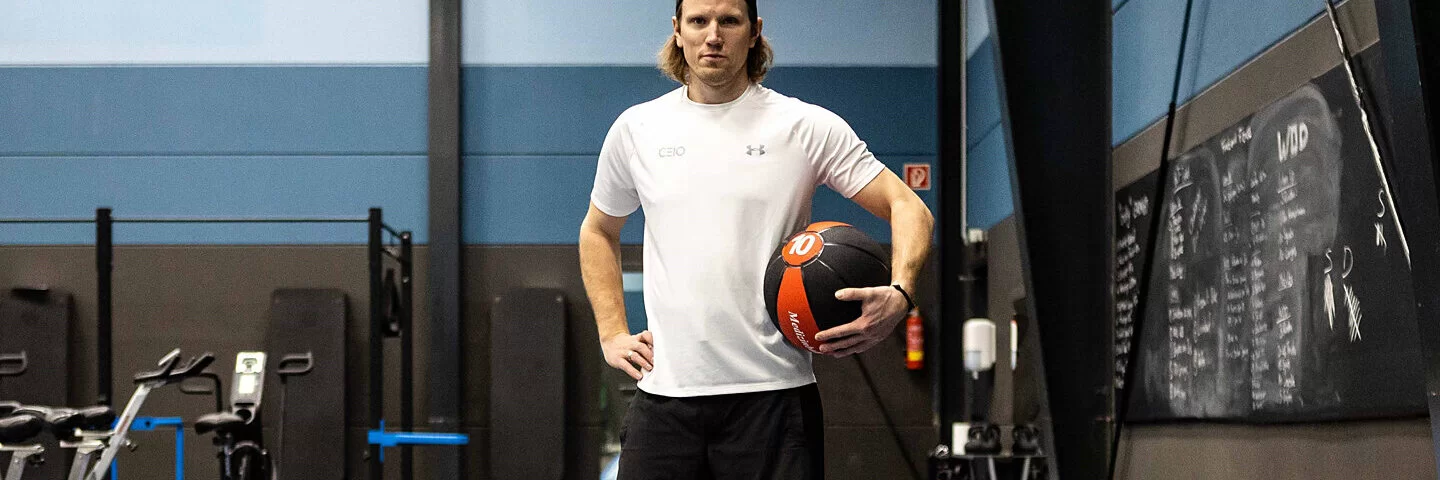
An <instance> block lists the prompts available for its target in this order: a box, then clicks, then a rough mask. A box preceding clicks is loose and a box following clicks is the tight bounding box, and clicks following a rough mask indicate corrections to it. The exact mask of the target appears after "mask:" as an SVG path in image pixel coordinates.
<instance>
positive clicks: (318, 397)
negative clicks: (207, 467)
mask: <svg viewBox="0 0 1440 480" xmlns="http://www.w3.org/2000/svg"><path fill="white" fill-rule="evenodd" d="M348 315H349V311H348V309H347V306H346V298H345V292H343V291H341V290H335V289H307V288H281V289H276V290H275V291H274V292H273V293H272V294H271V296H270V309H269V311H268V312H267V313H266V322H267V328H266V332H265V350H266V352H267V353H268V355H269V359H268V360H267V363H268V365H267V368H266V380H265V383H266V387H265V403H264V404H263V406H262V408H263V409H264V417H263V418H264V421H265V423H266V425H267V427H268V428H267V435H266V438H265V442H266V448H268V449H269V450H270V452H271V453H272V455H273V454H276V453H278V454H279V463H278V465H279V467H280V472H281V475H283V477H282V478H311V479H336V480H338V479H343V478H346V472H345V453H346V452H345V450H346V442H345V418H346V415H345V413H346V412H345V406H346V405H348V403H347V402H346V398H345V371H346V363H345V338H346V327H347V325H348V323H347V320H348ZM305 354H309V355H310V356H311V358H312V359H313V362H314V363H313V369H312V370H311V371H310V372H309V373H306V374H304V375H298V376H290V377H286V378H285V383H283V384H282V383H281V380H280V376H279V375H277V373H276V371H277V370H279V367H280V362H281V360H282V359H284V358H286V357H287V356H293V355H305ZM282 391H283V395H284V400H283V408H284V409H285V413H284V415H283V425H282V424H281V422H282V415H281V412H280V409H281V408H282V398H281V395H282ZM282 426H283V428H284V440H283V445H282V444H281V440H280V438H279V436H278V435H277V433H278V431H277V429H278V428H281V427H282Z"/></svg>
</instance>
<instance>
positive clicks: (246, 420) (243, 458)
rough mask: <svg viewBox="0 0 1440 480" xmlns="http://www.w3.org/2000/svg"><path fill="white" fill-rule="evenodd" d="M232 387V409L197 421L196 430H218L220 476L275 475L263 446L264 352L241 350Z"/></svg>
mask: <svg viewBox="0 0 1440 480" xmlns="http://www.w3.org/2000/svg"><path fill="white" fill-rule="evenodd" d="M233 378H234V380H233V381H232V383H231V390H230V410H229V411H225V412H216V413H211V414H208V415H205V416H202V417H200V418H199V419H198V420H196V421H195V433H197V434H199V435H206V434H209V433H212V432H213V433H214V434H215V439H214V444H215V447H216V450H217V451H216V457H217V458H219V460H220V480H261V479H268V480H274V479H275V475H276V473H275V468H274V462H273V461H272V459H271V457H270V452H269V451H268V450H266V449H265V447H264V436H263V434H262V432H261V422H260V399H261V394H262V393H263V392H264V387H265V353H264V352H240V353H239V354H237V355H236V356H235V375H234V377H233Z"/></svg>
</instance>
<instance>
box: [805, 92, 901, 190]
mask: <svg viewBox="0 0 1440 480" xmlns="http://www.w3.org/2000/svg"><path fill="white" fill-rule="evenodd" d="M818 110H820V111H821V112H822V113H820V114H818V115H815V116H814V119H813V121H814V122H815V125H813V127H814V129H815V132H816V133H817V134H819V135H818V136H817V139H818V140H820V145H819V147H820V148H819V150H818V161H819V165H818V166H819V169H820V171H819V172H818V173H819V175H817V177H816V178H818V179H819V181H820V183H822V184H824V185H826V186H828V187H830V189H832V190H835V192H836V193H839V194H840V195H841V196H844V197H845V198H850V197H853V196H855V194H857V193H860V190H861V189H863V188H865V186H866V185H869V184H870V181H871V180H874V179H875V177H876V176H878V175H880V172H881V171H883V170H885V164H883V163H880V161H879V160H877V159H875V155H873V154H871V153H870V148H869V147H866V146H865V142H863V141H861V140H860V137H859V136H858V135H856V134H855V130H853V129H851V128H850V125H849V124H848V123H845V120H844V119H842V118H840V116H839V115H836V114H834V113H831V112H830V111H829V110H825V109H818Z"/></svg>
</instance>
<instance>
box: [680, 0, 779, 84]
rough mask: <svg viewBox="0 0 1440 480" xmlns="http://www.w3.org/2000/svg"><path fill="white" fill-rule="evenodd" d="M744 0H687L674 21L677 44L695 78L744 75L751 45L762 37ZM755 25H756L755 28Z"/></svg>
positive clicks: (711, 80)
mask: <svg viewBox="0 0 1440 480" xmlns="http://www.w3.org/2000/svg"><path fill="white" fill-rule="evenodd" d="M748 13H749V12H748V10H747V7H746V4H745V0H685V2H684V3H683V4H681V8H680V15H681V16H680V17H679V18H673V19H671V21H672V23H674V24H675V44H676V45H678V46H679V47H680V49H681V50H683V51H684V52H685V62H686V63H687V64H688V65H689V66H690V73H691V75H692V78H694V79H698V80H700V81H702V82H705V83H706V84H709V85H719V84H724V83H729V82H732V81H735V80H737V77H739V78H746V77H745V74H746V73H745V60H746V56H747V55H748V54H749V52H750V47H753V46H755V42H756V41H757V40H758V39H759V38H760V26H761V24H763V23H764V22H763V21H761V20H758V19H757V20H756V22H755V25H753V26H752V25H751V24H750V18H749V16H748ZM752 27H753V28H752Z"/></svg>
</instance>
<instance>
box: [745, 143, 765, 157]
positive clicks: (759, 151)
mask: <svg viewBox="0 0 1440 480" xmlns="http://www.w3.org/2000/svg"><path fill="white" fill-rule="evenodd" d="M745 154H746V155H749V156H752V157H755V156H760V155H764V154H765V145H763V144H762V145H758V146H757V145H746V146H745Z"/></svg>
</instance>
